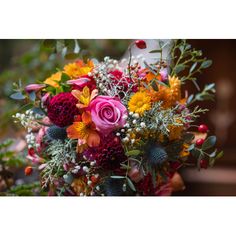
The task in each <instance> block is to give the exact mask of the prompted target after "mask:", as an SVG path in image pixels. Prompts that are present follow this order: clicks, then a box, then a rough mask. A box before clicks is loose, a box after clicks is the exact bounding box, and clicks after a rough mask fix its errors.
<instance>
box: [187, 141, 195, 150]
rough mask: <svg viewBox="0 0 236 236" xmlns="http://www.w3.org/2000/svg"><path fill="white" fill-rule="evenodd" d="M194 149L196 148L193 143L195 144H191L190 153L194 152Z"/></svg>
mask: <svg viewBox="0 0 236 236" xmlns="http://www.w3.org/2000/svg"><path fill="white" fill-rule="evenodd" d="M194 148H195V145H194V143H193V144H191V145H190V146H189V148H188V151H189V152H190V151H192V150H193V149H194Z"/></svg>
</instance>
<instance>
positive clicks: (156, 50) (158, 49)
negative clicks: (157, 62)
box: [149, 49, 162, 53]
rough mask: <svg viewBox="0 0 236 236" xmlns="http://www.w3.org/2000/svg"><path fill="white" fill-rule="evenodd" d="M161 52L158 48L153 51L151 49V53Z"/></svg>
mask: <svg viewBox="0 0 236 236" xmlns="http://www.w3.org/2000/svg"><path fill="white" fill-rule="evenodd" d="M161 52H162V50H161V49H157V50H152V51H150V52H149V53H161Z"/></svg>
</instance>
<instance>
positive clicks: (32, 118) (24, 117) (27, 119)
mask: <svg viewBox="0 0 236 236" xmlns="http://www.w3.org/2000/svg"><path fill="white" fill-rule="evenodd" d="M12 117H13V118H15V119H17V120H15V123H17V122H19V123H20V124H21V125H22V126H24V127H25V128H26V130H27V134H26V136H25V138H26V142H27V145H28V148H32V147H38V145H37V144H36V138H35V134H34V133H33V128H37V127H39V124H38V123H37V121H36V120H39V119H42V116H41V115H39V114H36V113H34V112H33V111H32V110H31V109H29V110H26V111H25V113H16V114H15V115H13V116H12Z"/></svg>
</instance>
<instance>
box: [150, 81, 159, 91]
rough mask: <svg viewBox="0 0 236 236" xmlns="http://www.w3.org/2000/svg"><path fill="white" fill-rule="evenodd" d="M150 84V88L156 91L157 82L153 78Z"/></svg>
mask: <svg viewBox="0 0 236 236" xmlns="http://www.w3.org/2000/svg"><path fill="white" fill-rule="evenodd" d="M151 86H152V88H153V89H154V90H155V91H156V92H157V91H158V86H157V83H156V81H155V80H152V82H151Z"/></svg>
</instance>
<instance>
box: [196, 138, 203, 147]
mask: <svg viewBox="0 0 236 236" xmlns="http://www.w3.org/2000/svg"><path fill="white" fill-rule="evenodd" d="M203 143H204V139H203V138H199V139H197V140H196V145H197V146H202V144H203Z"/></svg>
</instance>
